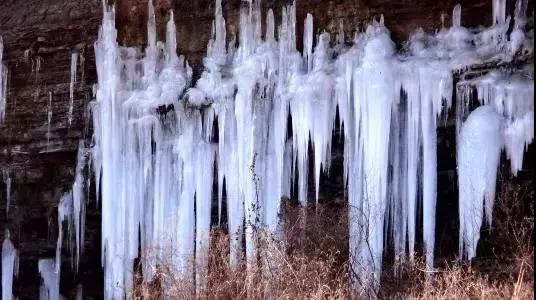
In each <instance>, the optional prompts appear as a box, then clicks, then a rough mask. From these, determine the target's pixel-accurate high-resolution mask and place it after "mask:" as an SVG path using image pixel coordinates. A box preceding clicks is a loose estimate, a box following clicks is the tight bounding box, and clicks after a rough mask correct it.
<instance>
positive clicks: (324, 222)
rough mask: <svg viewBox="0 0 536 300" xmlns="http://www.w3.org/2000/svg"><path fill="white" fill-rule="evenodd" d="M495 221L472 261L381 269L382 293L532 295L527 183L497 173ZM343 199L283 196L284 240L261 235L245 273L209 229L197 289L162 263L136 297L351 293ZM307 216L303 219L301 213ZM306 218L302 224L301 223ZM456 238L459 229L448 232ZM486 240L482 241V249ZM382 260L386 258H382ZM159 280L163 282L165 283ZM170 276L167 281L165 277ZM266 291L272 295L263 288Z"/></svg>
mask: <svg viewBox="0 0 536 300" xmlns="http://www.w3.org/2000/svg"><path fill="white" fill-rule="evenodd" d="M501 182H502V184H499V189H498V195H497V198H498V199H497V201H496V205H495V210H494V213H495V218H494V224H493V226H492V227H491V229H485V232H484V233H483V237H482V243H481V244H484V246H482V247H481V248H482V249H479V257H478V258H477V259H475V260H473V262H472V263H471V264H469V263H460V262H457V261H455V260H454V261H451V262H446V263H443V264H442V266H440V267H438V268H437V270H436V271H434V272H433V274H432V276H431V279H430V280H425V277H426V276H425V275H426V274H425V271H424V266H423V264H422V263H420V262H415V263H412V264H409V263H408V264H404V265H402V266H401V268H402V272H401V274H402V276H401V277H399V278H394V277H393V276H392V273H393V272H392V271H388V270H386V271H384V275H382V276H383V277H384V278H382V286H381V288H380V291H379V294H378V295H377V296H378V297H379V298H386V299H533V298H534V290H533V282H534V269H533V266H534V263H533V261H534V251H533V240H532V237H533V236H532V235H533V228H534V220H533V216H534V210H533V204H532V197H533V189H532V186H528V185H527V186H520V185H517V184H513V183H512V181H511V179H508V180H504V181H503V180H501ZM345 210H346V208H345V207H344V206H342V205H334V204H332V205H330V206H321V207H318V208H317V209H316V210H315V209H314V208H311V209H309V211H308V212H307V213H306V214H305V213H304V210H302V209H300V208H298V207H297V206H296V205H293V204H290V203H288V202H287V203H285V205H284V208H283V216H284V224H285V226H284V230H283V231H284V232H285V239H284V240H286V243H278V242H276V240H275V239H272V238H271V237H268V236H260V237H259V240H258V242H259V245H260V248H261V251H259V255H258V259H259V266H260V267H259V268H258V269H255V270H254V271H253V272H249V273H248V275H246V272H245V267H244V266H242V267H241V268H239V270H238V271H234V272H233V271H231V270H230V268H229V265H228V263H227V262H228V256H227V253H228V250H229V249H228V236H227V235H226V234H225V233H224V232H223V231H222V230H220V229H214V231H213V233H212V245H211V251H210V263H209V275H208V276H207V278H206V282H207V285H206V287H205V288H204V289H203V290H202V291H201V292H200V293H198V295H197V297H195V293H194V288H193V285H192V283H191V281H185V280H183V279H180V278H176V277H174V276H173V274H172V272H170V270H168V269H166V267H165V265H166V264H165V263H161V264H159V266H158V267H156V269H157V274H158V275H157V278H156V279H155V280H154V281H152V282H150V283H141V280H138V283H137V284H136V287H135V289H134V291H133V293H132V294H131V296H132V298H135V299H142V298H143V299H169V298H173V299H192V298H198V299H348V298H351V297H350V295H349V293H348V291H349V289H348V284H347V283H348V282H347V278H348V274H347V273H348V268H347V254H348V243H347V235H348V231H347V219H346V217H345V216H346V211H345ZM305 215H306V216H307V220H306V222H304V220H303V218H304V216H305ZM304 224H305V225H304ZM453 238H456V239H457V234H456V233H455V234H453ZM484 248H485V249H484ZM386 263H387V261H386ZM162 282H166V283H168V284H166V288H165V289H163V288H162V286H163V284H162ZM169 283H171V284H169ZM268 294H269V295H270V297H268V296H266V295H268Z"/></svg>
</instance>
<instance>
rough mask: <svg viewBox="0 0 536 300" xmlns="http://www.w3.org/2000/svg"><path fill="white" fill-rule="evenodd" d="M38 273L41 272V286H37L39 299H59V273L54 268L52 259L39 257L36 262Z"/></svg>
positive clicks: (54, 264) (54, 263)
mask: <svg viewBox="0 0 536 300" xmlns="http://www.w3.org/2000/svg"><path fill="white" fill-rule="evenodd" d="M37 268H38V270H39V274H41V280H42V282H41V287H40V288H39V299H40V300H56V299H60V273H59V272H58V271H57V270H56V268H57V267H56V262H55V261H54V259H51V258H47V259H40V260H39V261H38V262H37Z"/></svg>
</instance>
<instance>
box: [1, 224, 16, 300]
mask: <svg viewBox="0 0 536 300" xmlns="http://www.w3.org/2000/svg"><path fill="white" fill-rule="evenodd" d="M9 238H10V236H9V230H7V229H6V231H5V233H4V242H3V243H2V300H10V299H13V294H12V288H13V277H14V276H17V273H18V272H19V255H18V251H17V249H15V246H13V243H12V242H11V240H10V239H9Z"/></svg>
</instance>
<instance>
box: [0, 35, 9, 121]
mask: <svg viewBox="0 0 536 300" xmlns="http://www.w3.org/2000/svg"><path fill="white" fill-rule="evenodd" d="M3 56H4V41H3V39H2V36H0V124H2V123H4V120H5V118H6V101H7V66H5V65H4V64H3V62H2V59H3Z"/></svg>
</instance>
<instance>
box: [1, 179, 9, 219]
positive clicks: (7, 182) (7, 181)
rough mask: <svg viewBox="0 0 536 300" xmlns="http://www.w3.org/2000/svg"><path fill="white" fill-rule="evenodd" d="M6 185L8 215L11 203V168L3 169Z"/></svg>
mask: <svg viewBox="0 0 536 300" xmlns="http://www.w3.org/2000/svg"><path fill="white" fill-rule="evenodd" d="M2 177H3V179H4V185H5V186H6V216H7V215H8V214H9V206H10V205H11V176H10V175H9V170H7V169H6V170H2Z"/></svg>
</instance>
